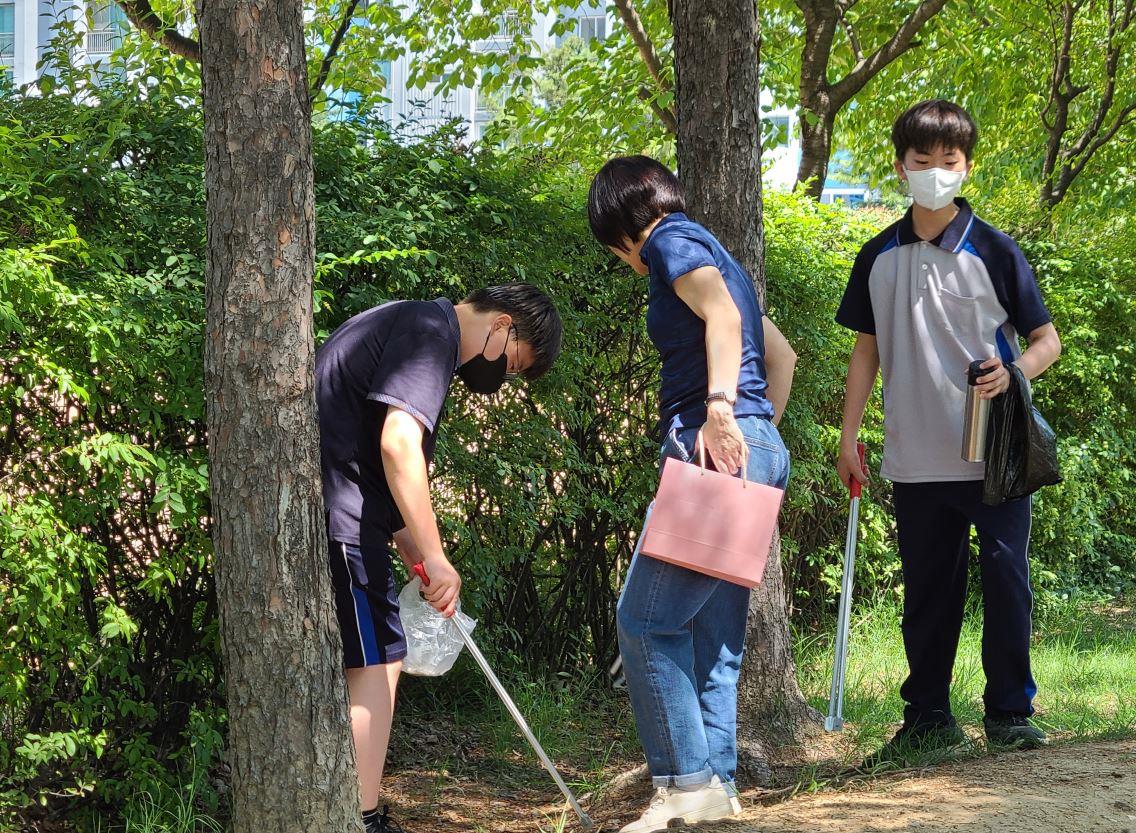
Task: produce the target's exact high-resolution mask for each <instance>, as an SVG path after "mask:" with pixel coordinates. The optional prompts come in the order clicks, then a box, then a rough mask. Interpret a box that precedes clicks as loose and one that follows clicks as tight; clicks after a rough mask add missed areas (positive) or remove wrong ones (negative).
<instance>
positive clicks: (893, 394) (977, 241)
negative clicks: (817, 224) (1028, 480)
mask: <svg viewBox="0 0 1136 833" xmlns="http://www.w3.org/2000/svg"><path fill="white" fill-rule="evenodd" d="M955 204H956V205H957V206H958V208H959V212H958V214H957V215H956V216H955V218H954V220H952V221H951V224H950V225H949V226H947V228H946V229H945V230H944V231H943V233H942V234H941V235H939V237H938V238H936V239H935V240H921V239H920V238H919V237H918V236H916V234H915V230H914V227H913V226H912V221H911V211H910V210H909V211H908V212H907V214H906V215H905V216H904V217H903V219H901V220H900V221H899V222H897V223H895V224H893V225H891V226H889V227H888V228H887V229H885V230H884V231H882V232H881V233H880V234H879V235H877V236H876V237H875V238H873V239H872V240H871V241H869V242H868V243H867V245H865V246H864V248H863V249H861V250H860V254H859V256H857V258H856V263H855V265H854V266H853V267H852V276H851V278H850V279H849V281H848V287H847V288H846V289H845V291H844V299H843V300H842V301H841V303H840V308H839V309H838V310H837V313H836V321H837V323H839V324H841V325H843V326H845V327H848V328H849V329H851V330H855V331H857V332H861V333H868V334H869V335H874V336H875V337H876V340H877V344H878V346H879V351H880V372H881V374H882V376H883V389H884V431H885V439H884V459H883V464H882V466H881V467H880V474H881V475H882V476H883V477H885V478H887V479H888V480H892V481H895V482H898V483H922V482H932V481H950V480H981V479H982V478H983V474H984V464H983V463H968V462H966V461H965V460H963V459H962V453H961V451H962V430H963V411H964V407H965V404H966V388H967V382H966V373H967V368H968V367H969V365H970V363H971V362H972V361H975V360H976V359H989V358H991V357H993V356H998V357H999V358H1001V359H1002V361H1004V362H1012V361H1014V360H1015V359H1017V358H1018V357H1019V356H1020V355H1021V350H1020V348H1019V345H1018V339H1019V337H1024V336H1027V335H1028V334H1029V333H1031V332H1033V331H1034V330H1036V329H1037V328H1038V327H1041V326H1042V325H1044V324H1048V323H1049V321H1050V316H1049V311H1048V310H1047V309H1046V308H1045V303H1044V302H1043V301H1042V298H1041V292H1040V290H1039V289H1038V286H1037V280H1036V279H1035V278H1034V274H1033V270H1032V269H1031V268H1030V265H1029V263H1027V262H1026V259H1025V256H1024V255H1023V254H1022V252H1021V250H1020V249H1019V248H1018V246H1017V244H1016V243H1014V241H1013V240H1011V239H1010V238H1009V237H1008V236H1006V235H1005V234H1003V233H1002V232H1000V231H998V230H997V229H996V228H994V227H993V226H991V225H990V224H988V223H985V222H983V221H982V220H980V219H979V218H978V217H976V216H975V214H974V212H973V211H972V210H971V208H970V205H969V204H968V203H967V201H966V200H964V199H957V200H955Z"/></svg>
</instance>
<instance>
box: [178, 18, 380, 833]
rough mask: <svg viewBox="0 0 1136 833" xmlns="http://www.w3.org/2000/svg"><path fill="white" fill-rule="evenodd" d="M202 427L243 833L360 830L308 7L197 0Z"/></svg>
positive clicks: (237, 821) (237, 830) (237, 819)
mask: <svg viewBox="0 0 1136 833" xmlns="http://www.w3.org/2000/svg"><path fill="white" fill-rule="evenodd" d="M197 11H198V22H199V27H200V32H201V45H202V52H203V55H202V82H203V88H204V108H205V109H204V113H205V190H206V214H207V261H206V299H205V300H206V338H205V381H206V397H207V404H206V413H207V421H208V430H209V456H210V461H211V466H210V494H211V498H212V509H213V524H214V526H213V542H214V549H215V552H216V559H215V571H216V579H217V597H218V604H219V609H220V622H221V641H222V656H223V659H224V663H225V691H226V697H227V699H228V706H229V745H228V756H229V763H230V765H231V767H232V773H233V824H232V828H231V829H232V830H233V831H234V833H253V832H254V831H255V833H285V832H287V833H307V832H308V831H310V832H311V833H317V831H318V833H327V831H348V830H352V829H358V828H359V815H358V790H357V782H356V774H355V759H354V751H353V746H352V743H351V736H350V723H349V719H348V711H347V696H346V688H345V685H344V680H343V672H342V654H341V647H340V636H339V631H338V626H337V624H336V619H335V615H334V610H333V607H332V599H331V587H330V577H329V573H328V568H327V555H326V543H325V531H324V521H323V509H322V501H321V496H320V472H319V466H318V462H317V450H318V431H317V424H316V411H315V396H314V386H313V369H314V352H315V351H314V343H313V335H312V275H313V263H314V256H315V248H314V246H315V242H314V235H315V227H314V194H313V185H312V156H311V115H310V109H309V102H308V89H307V68H306V64H305V60H304V39H303V11H302V6H301V3H300V0H284V1H283V2H279V3H263V2H255V0H254V2H249V0H208V2H204V0H199V3H198V9H197Z"/></svg>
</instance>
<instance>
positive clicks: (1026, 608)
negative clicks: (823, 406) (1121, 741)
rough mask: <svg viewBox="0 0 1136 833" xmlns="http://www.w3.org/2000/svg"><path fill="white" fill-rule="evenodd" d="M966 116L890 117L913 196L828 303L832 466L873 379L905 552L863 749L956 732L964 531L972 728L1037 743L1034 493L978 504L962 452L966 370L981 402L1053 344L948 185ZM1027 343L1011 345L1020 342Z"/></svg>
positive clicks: (963, 142)
mask: <svg viewBox="0 0 1136 833" xmlns="http://www.w3.org/2000/svg"><path fill="white" fill-rule="evenodd" d="M977 140H978V129H977V127H976V126H975V124H974V121H973V119H972V118H971V117H970V115H969V114H968V113H967V112H966V111H965V110H964V109H963V108H961V107H959V106H958V105H956V104H952V103H951V102H948V101H942V100H934V101H924V102H921V103H919V104H916V105H915V106H914V107H912V108H911V109H909V110H908V111H907V112H905V113H904V114H903V115H901V116H900V117H899V119H898V120H897V121H896V122H895V126H894V127H893V129H892V141H893V143H894V144H895V154H896V159H895V169H896V173H897V174H898V175H899V177H900V178H901V179H903V180H904V181H906V182H907V184H908V187H909V189H910V192H911V196H912V199H913V201H914V204H913V205H912V206H911V208H910V209H909V210H908V212H907V214H906V215H905V216H904V217H903V218H902V219H901V220H900V221H899V222H897V223H895V224H893V225H892V226H890V227H888V228H887V229H885V230H884V231H883V232H881V233H880V234H879V235H878V236H876V237H875V238H874V239H873V240H871V241H869V242H868V243H867V244H866V245H865V246H864V248H863V249H862V250H861V251H860V254H859V256H858V257H857V258H856V262H855V265H854V266H853V268H852V274H851V277H850V279H849V281H848V287H847V289H846V290H845V293H844V298H843V300H842V302H841V304H840V308H839V310H838V311H837V314H836V320H837V322H838V323H839V324H841V325H843V326H845V327H848V328H849V329H851V330H854V331H855V332H856V334H857V336H856V346H855V348H854V349H853V351H852V358H851V361H850V362H849V367H848V381H847V389H846V395H845V403H844V423H843V430H842V434H841V443H840V457H839V461H838V463H837V470H838V472H839V474H840V478H841V480H842V481H843V482H845V483H848V482H850V479H851V478H856V479H857V480H859V481H860V482H861V483H866V482H867V480H868V472H867V470H865V469H861V467H860V464H859V461H858V457H857V454H856V438H857V434H858V433H859V429H860V422H861V419H862V418H863V415H864V408H865V406H866V404H867V401H868V397H869V396H870V395H871V392H872V388H873V386H874V384H875V379H876V374H877V372H879V373H881V374H882V377H883V394H884V429H885V439H884V454H883V462H882V464H881V466H880V474H881V476H883V477H884V478H886V479H887V480H890V481H892V483H893V484H894V496H895V516H896V527H897V531H898V538H899V554H900V560H901V561H902V564H903V580H904V606H903V623H902V630H903V641H904V649H905V651H906V654H907V662H908V666H909V670H910V673H909V675H908V677H907V680H906V681H905V682H904V683H903V687H902V688H901V689H900V695H901V696H902V697H903V699H904V701H905V704H906V707H905V709H904V722H903V726H902V728H901V729H900V730H899V732H898V733H897V734H896V735H895V737H894V738H893V739H892V740H891V741H890V742H889V743H888V744H886V745H885V746H884V747H883V748H882V749H881V750H879V751H878V752H876V753H875V754H873V755H872V756H870V757H869V758H868V760H867V761H865V762H864V766H865V767H867V768H875V767H877V766H880V765H883V764H885V763H886V764H899V765H903V764H904V762H906V761H909V760H910V759H911V756H912V753H915V752H918V751H920V750H926V749H928V748H931V747H951V746H954V745H957V744H959V743H962V742H964V741H965V740H966V736H965V735H964V734H963V732H962V730H961V729H960V728H959V726H958V724H957V723H956V722H955V719H954V717H953V715H952V713H951V705H950V682H951V674H952V669H953V666H954V661H955V653H956V650H957V648H958V639H959V631H960V629H961V626H962V618H963V606H964V603H965V601H966V584H967V561H968V557H969V553H970V531H971V527H974V528H975V530H976V531H977V534H978V541H979V563H980V568H981V576H982V596H983V630H982V666H983V670H984V671H985V674H986V690H985V694H984V697H983V701H984V705H985V710H986V717H985V721H984V726H985V730H986V737H987V739H988V741H989V742H991V743H994V744H1000V745H1013V746H1019V747H1027V748H1033V747H1037V746H1041V745H1043V744H1044V743H1045V742H1046V738H1045V733H1044V732H1042V731H1041V729H1039V728H1038V727H1036V726H1035V725H1033V724H1032V723H1031V722H1030V720H1029V717H1030V715H1032V714H1033V697H1034V694H1035V693H1036V692H1037V686H1036V684H1035V683H1034V680H1033V676H1032V674H1031V671H1030V655H1029V642H1030V632H1031V621H1030V616H1031V612H1032V607H1033V596H1032V594H1031V592H1030V585H1029V561H1028V548H1029V532H1030V513H1031V504H1030V498H1028V497H1027V498H1022V499H1020V500H1014V501H1009V502H1007V503H1004V504H1002V505H1001V506H986V505H985V504H983V503H982V479H983V475H984V464H983V463H970V462H967V461H966V460H964V459H963V458H962V455H961V448H962V433H963V413H964V404H965V400H966V389H967V368H968V366H969V365H970V363H971V362H972V361H975V360H979V359H984V360H985V362H984V364H983V367H984V368H985V369H987V371H988V372H987V374H986V375H985V376H983V377H981V379H980V384H979V385H978V392H979V394H980V395H981V396H982V397H983V398H984V399H992V398H994V397H996V396H1000V395H1001V394H1002V393H1004V392H1005V391H1006V390H1007V389H1008V388H1009V385H1010V374H1009V371H1008V370H1007V369H1006V367H1005V365H1006V364H1008V363H1011V362H1013V363H1014V364H1016V365H1017V366H1018V368H1020V369H1021V371H1022V373H1023V374H1024V375H1025V376H1026V378H1027V379H1032V378H1034V377H1036V376H1038V375H1039V374H1041V373H1042V372H1043V371H1044V370H1045V369H1046V368H1048V367H1049V366H1050V365H1051V364H1053V362H1054V361H1056V359H1057V357H1058V355H1059V354H1060V352H1061V342H1060V340H1059V338H1058V336H1057V331H1056V330H1055V329H1054V327H1053V324H1052V323H1051V319H1050V316H1049V312H1048V311H1047V310H1046V308H1045V304H1044V302H1043V301H1042V298H1041V293H1040V291H1039V290H1038V286H1037V282H1036V280H1035V279H1034V275H1033V270H1032V269H1031V268H1030V266H1029V264H1028V263H1027V262H1026V259H1025V257H1024V256H1023V255H1022V252H1021V250H1020V249H1019V248H1018V247H1017V245H1016V244H1015V243H1014V241H1013V240H1011V239H1010V238H1009V237H1007V236H1006V235H1005V234H1003V233H1002V232H1000V231H998V230H997V229H995V228H993V227H992V226H990V225H989V224H987V223H985V222H983V221H982V220H980V219H979V218H978V217H976V216H975V214H974V212H973V211H972V210H971V207H970V205H969V204H968V203H967V201H966V200H964V199H961V198H958V197H956V194H957V193H958V191H959V189H960V187H961V186H962V184H963V181H964V180H965V179H966V176H967V175H968V174H969V173H970V170H971V168H972V166H973V161H972V158H973V152H974V146H975V144H976V143H977ZM1023 338H1024V339H1025V340H1026V342H1027V343H1028V345H1027V347H1026V349H1025V351H1024V352H1022V350H1021V348H1020V345H1019V340H1020V339H1023Z"/></svg>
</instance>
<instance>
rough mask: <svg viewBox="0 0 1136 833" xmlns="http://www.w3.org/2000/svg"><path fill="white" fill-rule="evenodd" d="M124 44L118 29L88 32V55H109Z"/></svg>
mask: <svg viewBox="0 0 1136 833" xmlns="http://www.w3.org/2000/svg"><path fill="white" fill-rule="evenodd" d="M121 42H122V32H120V31H119V30H118V29H92V30H90V31H88V32H87V54H88V55H109V54H110V53H112V52H114V50H115V49H117V48H118V45H119V43H121Z"/></svg>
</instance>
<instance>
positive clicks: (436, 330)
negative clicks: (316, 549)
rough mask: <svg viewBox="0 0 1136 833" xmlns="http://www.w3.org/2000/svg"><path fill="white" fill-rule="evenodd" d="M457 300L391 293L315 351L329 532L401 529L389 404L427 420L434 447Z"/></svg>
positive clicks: (353, 538)
mask: <svg viewBox="0 0 1136 833" xmlns="http://www.w3.org/2000/svg"><path fill="white" fill-rule="evenodd" d="M460 335H461V331H460V329H459V328H458V318H457V314H456V313H455V312H454V305H453V304H452V303H450V302H449V301H448V300H446V299H445V298H439V299H437V300H435V301H393V302H391V303H388V304H383V305H381V306H378V307H374V308H373V309H369V310H367V311H366V312H362V313H360V314H358V315H356V316H354V317H353V318H349V319H348V320H347V321H345V322H344V323H343V324H342V325H341V326H340V327H339V329H337V330H336V331H335V332H334V333H332V334H331V336H330V337H328V339H327V341H325V342H324V343H323V345H322V346H321V347H320V348H319V349H318V350H317V351H316V406H317V409H318V411H319V429H320V468H321V471H322V475H323V500H324V511H325V514H326V519H327V529H328V537H329V538H330V539H331V540H333V541H340V542H343V543H346V544H354V545H356V546H359V545H368V546H386V545H387V544H389V543H390V540H391V536H392V534H393V533H395V532H397V531H398V530H400V529H402V528H403V526H404V524H403V521H402V516H401V514H400V513H399V511H398V507H397V506H396V505H395V502H394V497H393V496H392V495H391V491H390V487H389V486H388V485H387V479H386V474H385V472H384V471H383V456H382V451H381V448H380V439H381V436H382V428H383V421H384V420H385V419H386V413H387V406H388V405H394V406H396V407H398V408H400V409H402V410H404V411H406V412H407V413H409V414H411V415H413V416H414V417H415V418H416V419H417V420H418V421H419V422H421V423H422V425H423V426H425V429H426V430H425V432H424V434H423V440H422V450H423V452H424V453H425V455H426V459H427V461H429V460H431V459H432V458H433V455H434V446H435V444H436V442H437V430H438V421H439V420H440V419H441V416H442V406H443V405H444V404H445V401H446V394H447V393H448V392H449V389H450V382H451V381H452V380H453V377H454V373H455V371H456V370H457V364H458V347H459V343H460Z"/></svg>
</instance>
